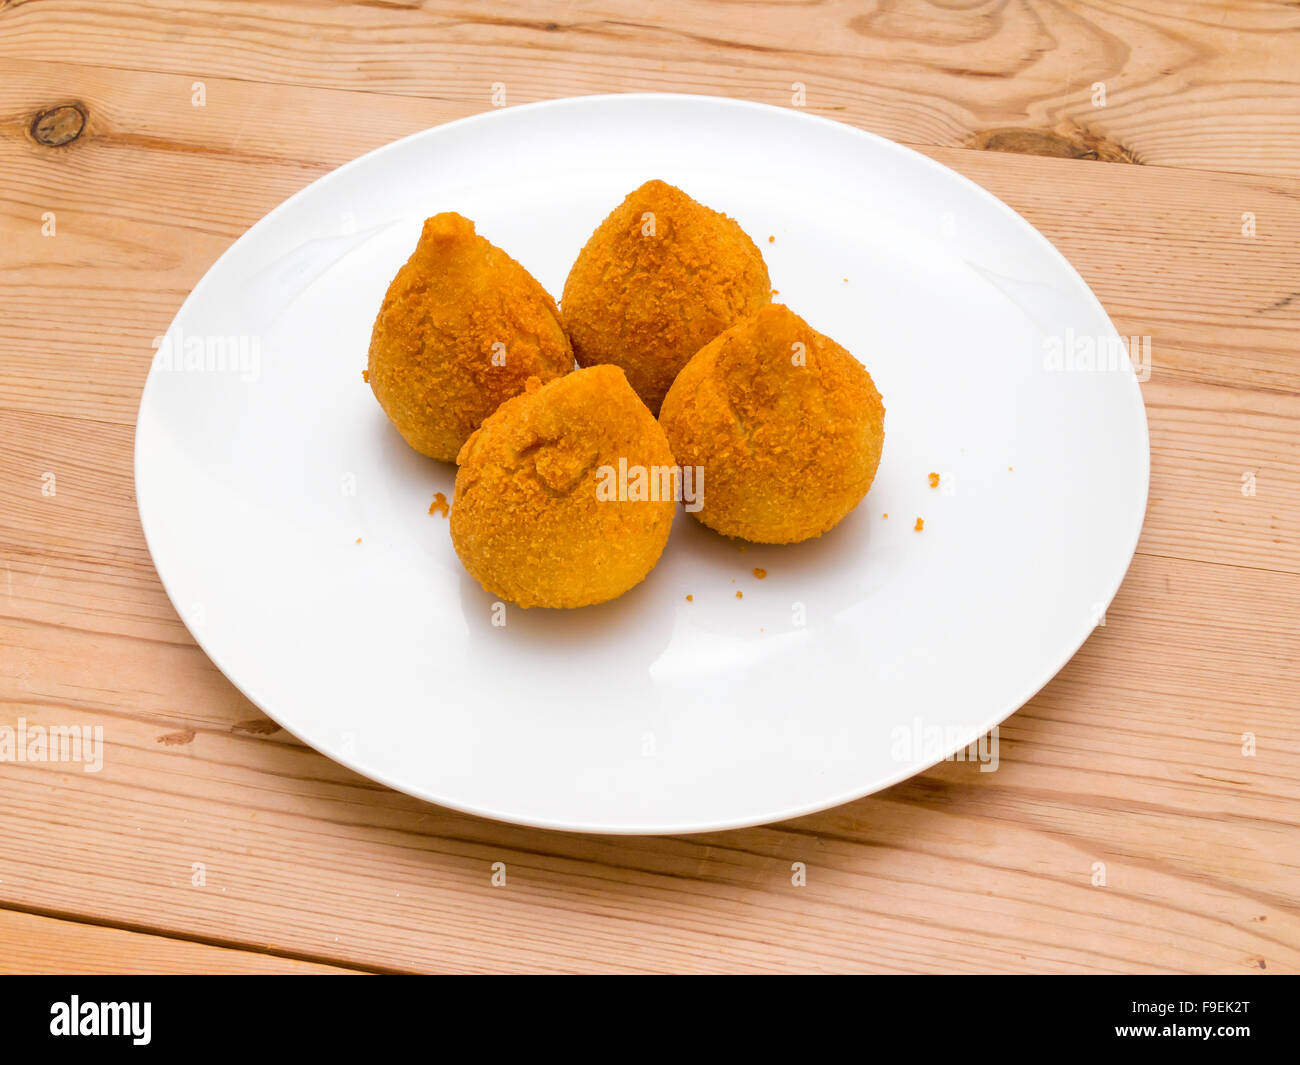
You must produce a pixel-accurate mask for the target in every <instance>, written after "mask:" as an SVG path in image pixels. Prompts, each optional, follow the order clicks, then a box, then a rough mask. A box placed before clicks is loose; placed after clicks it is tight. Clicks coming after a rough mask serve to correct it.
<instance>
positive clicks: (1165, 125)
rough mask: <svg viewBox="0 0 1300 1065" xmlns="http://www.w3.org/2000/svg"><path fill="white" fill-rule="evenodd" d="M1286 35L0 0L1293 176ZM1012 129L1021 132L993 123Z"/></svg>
mask: <svg viewBox="0 0 1300 1065" xmlns="http://www.w3.org/2000/svg"><path fill="white" fill-rule="evenodd" d="M1297 31H1300V12H1298V11H1297V10H1296V8H1295V6H1294V5H1291V4H1286V3H1284V2H1281V0H1277V2H1254V3H1250V4H1229V3H1224V4H1215V5H1206V4H1205V3H1204V2H1203V0H1155V2H1151V3H1146V4H1143V5H1142V6H1141V7H1140V8H1135V7H1134V6H1133V5H1131V4H1127V3H1123V2H1120V0H1096V2H1092V3H1071V4H1058V3H1051V2H1047V0H1026V2H1023V3H1017V4H1004V3H1001V2H998V0H977V2H975V3H972V4H967V5H963V6H962V7H961V8H953V7H951V6H942V7H939V6H933V5H911V4H899V3H893V2H889V3H880V4H876V5H874V6H871V7H864V5H862V4H858V3H854V2H852V0H829V2H826V3H822V4H819V5H817V7H816V8H815V9H814V10H807V9H799V10H798V11H797V12H795V13H792V11H791V9H790V7H789V5H787V4H784V3H776V2H767V3H763V2H756V3H748V4H745V5H744V7H743V9H737V8H736V7H735V5H728V4H710V3H706V2H704V0H673V2H671V3H663V4H656V5H652V6H647V5H643V4H636V3H632V2H631V0H605V2H602V3H596V4H592V5H586V6H585V7H584V9H582V10H581V11H578V10H574V9H558V10H553V11H547V12H545V13H543V12H539V11H538V9H537V8H536V7H535V6H533V5H530V4H528V3H526V2H523V0H512V2H508V3H498V4H493V5H492V6H491V8H490V9H475V8H473V7H471V6H467V5H463V4H454V3H451V2H450V0H425V2H422V3H418V4H416V3H410V4H405V3H397V4H388V3H373V4H346V3H341V2H337V0H315V2H298V3H289V2H285V0H281V2H278V3H261V4H257V5H256V6H251V5H244V6H241V7H239V8H238V9H232V8H231V7H230V6H229V5H226V4H221V3H219V2H217V0H168V2H166V3H158V4H150V5H147V6H141V5H136V4H114V5H111V6H105V5H103V4H101V3H95V2H94V0H42V2H41V3H40V4H32V3H11V4H6V5H4V6H3V7H0V55H4V56H9V57H12V58H21V59H42V60H52V61H59V62H69V63H76V64H93V65H109V66H115V67H118V68H119V69H132V70H137V69H146V70H150V71H163V72H166V73H171V74H176V75H179V76H181V77H183V78H186V79H191V80H192V79H210V78H230V79H236V80H242V81H249V82H273V83H276V84H278V85H306V86H312V87H317V88H328V89H345V90H354V91H359V92H382V93H385V94H389V95H402V96H421V97H429V98H433V99H438V100H443V101H446V102H447V103H448V104H451V105H454V106H458V107H459V108H460V109H461V111H460V113H462V114H469V113H473V112H475V111H478V110H480V109H481V108H483V107H484V106H486V105H487V104H488V102H489V100H490V98H491V94H492V91H493V88H492V87H493V85H494V84H498V83H500V84H504V86H505V87H506V99H507V102H508V103H524V102H528V101H532V100H539V99H548V98H552V97H557V96H573V95H582V94H586V93H592V92H627V91H644V90H650V91H660V92H688V93H689V92H694V93H709V94H716V95H723V96H740V97H744V98H747V99H756V100H762V101H764V102H769V103H776V104H782V105H788V104H790V103H791V101H792V99H793V93H792V86H793V85H794V84H795V83H796V82H797V83H800V84H802V85H803V86H805V94H806V106H807V107H808V109H809V110H811V111H815V112H817V113H819V114H829V115H833V116H838V117H843V118H844V119H846V120H847V121H849V122H852V123H854V124H856V125H862V126H865V127H867V128H870V129H873V130H875V131H877V132H879V133H882V134H883V135H885V136H887V137H891V138H893V139H895V140H902V141H907V142H912V143H918V144H927V145H936V146H949V147H950V146H956V145H961V144H968V143H976V144H983V143H993V144H1002V145H1007V144H1011V145H1013V146H1017V147H1018V148H1019V149H1020V150H1029V151H1034V152H1039V153H1043V152H1049V153H1055V152H1071V153H1093V154H1100V156H1101V157H1103V158H1124V159H1128V158H1132V159H1136V160H1138V161H1140V162H1142V163H1145V164H1149V165H1157V166H1172V167H1182V168H1200V169H1210V170H1223V171H1251V172H1256V173H1268V174H1277V175H1289V176H1295V175H1296V174H1297V172H1298V171H1297V166H1298V164H1297V159H1296V153H1295V150H1294V145H1295V143H1296V138H1297V136H1298V135H1300V32H1297ZM1098 84H1102V85H1104V86H1105V98H1104V106H1097V105H1096V101H1098V100H1099V96H1098V94H1097V91H1096V89H1095V88H1094V86H1096V85H1098ZM272 106H273V105H272ZM253 114H255V115H258V116H259V121H260V109H259V111H255V112H253ZM269 117H271V118H272V119H273V118H274V117H275V112H274V111H271V112H270V115H269ZM253 124H255V123H252V122H250V125H253ZM1008 129H1010V130H1015V131H1027V134H1026V133H1023V132H1022V134H1021V135H1020V136H1018V137H1007V136H1005V135H1002V136H990V135H992V134H1001V133H1003V131H1006V130H1008Z"/></svg>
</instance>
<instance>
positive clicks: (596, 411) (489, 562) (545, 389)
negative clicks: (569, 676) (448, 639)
mask: <svg viewBox="0 0 1300 1065" xmlns="http://www.w3.org/2000/svg"><path fill="white" fill-rule="evenodd" d="M620 460H622V464H621V465H620ZM458 461H459V463H460V470H459V471H458V473H457V474H456V492H455V497H454V499H453V500H452V507H451V541H452V545H453V546H454V547H455V549H456V554H457V555H459V556H460V560H461V562H462V563H463V564H464V566H465V569H466V570H468V571H469V573H470V575H471V576H472V577H473V578H474V579H475V580H477V581H478V582H479V584H481V585H482V586H483V588H484V589H485V590H486V591H487V592H488V593H489V594H491V595H495V596H499V597H500V598H502V599H506V600H509V601H510V602H512V603H517V604H519V605H520V606H523V607H533V606H548V607H579V606H589V605H591V604H593V603H603V602H605V601H606V600H608V599H613V598H615V597H616V596H619V595H622V594H623V593H624V592H626V591H627V590H628V589H629V588H631V587H633V586H634V585H636V584H638V583H640V582H641V581H642V580H643V579H644V578H645V576H646V574H648V573H649V572H650V570H651V569H653V568H654V565H655V563H656V562H657V561H658V560H659V556H660V554H661V553H662V552H663V549H664V544H666V543H667V541H668V533H669V530H670V529H671V528H672V523H673V515H674V513H675V512H676V509H677V505H676V503H675V502H674V500H673V498H672V496H671V494H669V495H667V496H666V497H665V495H664V493H663V492H655V493H653V494H655V495H657V496H659V498H657V499H650V498H644V496H646V495H648V494H649V493H647V492H645V491H643V489H645V488H648V487H652V485H651V483H650V482H641V483H640V484H637V483H633V481H632V478H635V477H637V476H638V473H637V471H638V469H640V470H645V471H647V474H648V476H657V475H658V474H660V473H662V471H664V470H670V469H671V468H672V467H673V457H672V452H671V451H669V449H668V441H667V439H665V437H664V433H663V430H662V429H661V428H660V427H659V423H658V422H656V421H655V419H654V418H653V416H652V415H651V414H650V412H649V411H648V410H647V409H646V408H645V405H644V404H643V403H642V402H641V401H640V400H639V399H638V398H637V396H636V393H635V392H633V391H632V389H631V387H630V386H629V385H628V383H627V379H626V377H624V375H623V371H622V370H620V369H619V368H618V367H616V366H595V367H592V368H590V369H585V370H578V371H576V372H574V373H571V374H569V375H567V376H565V377H561V378H559V379H558V380H555V381H552V382H551V383H550V384H548V385H541V384H540V382H537V381H530V382H529V383H528V390H527V391H525V392H524V394H523V395H520V396H516V397H515V398H513V399H510V400H507V401H506V402H505V403H503V404H502V405H501V407H500V409H499V410H498V411H497V412H496V413H495V414H493V415H492V416H491V417H489V418H488V419H487V420H486V421H485V422H484V423H483V425H482V427H481V428H480V429H479V430H478V431H477V432H476V433H474V435H473V436H471V437H470V438H469V441H468V442H467V443H466V444H465V446H464V448H463V449H462V450H461V453H460V456H459V459H458ZM620 469H622V470H626V471H629V473H630V476H629V477H628V478H624V480H625V481H626V482H627V483H628V484H629V485H631V491H628V492H622V491H620V490H619V488H620V486H619V485H618V484H617V483H615V484H614V486H613V487H614V492H613V493H612V495H611V492H610V491H609V489H610V487H611V472H612V474H613V478H612V479H613V481H614V482H617V481H618V477H619V474H618V471H620ZM620 496H624V497H625V498H620Z"/></svg>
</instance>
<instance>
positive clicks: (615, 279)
mask: <svg viewBox="0 0 1300 1065" xmlns="http://www.w3.org/2000/svg"><path fill="white" fill-rule="evenodd" d="M771 293H772V284H771V281H770V280H769V278H768V275H767V266H766V265H765V264H764V262H763V256H762V255H761V254H760V252H759V250H758V247H757V246H756V245H755V244H754V242H753V241H752V240H750V239H749V237H748V236H747V235H746V234H745V231H744V230H743V229H741V228H740V226H739V225H738V224H737V223H736V222H735V221H734V220H733V219H731V218H728V217H727V216H726V215H724V214H720V213H719V212H717V211H712V210H710V209H709V208H707V207H705V206H704V205H703V204H700V203H697V202H696V201H695V200H693V199H691V197H689V196H688V195H686V193H684V192H682V190H681V189H678V188H675V187H673V186H672V185H669V184H666V183H665V182H662V181H647V182H646V183H645V184H644V185H642V186H641V187H640V188H639V189H637V190H636V191H635V192H632V193H630V194H629V195H628V196H627V198H626V199H624V200H623V202H622V203H621V204H619V205H618V207H616V208H615V209H614V210H613V212H612V213H611V214H610V215H609V217H608V218H606V219H605V220H604V221H603V222H601V224H600V225H599V226H598V227H597V228H596V231H595V232H594V233H592V235H591V237H590V239H589V240H588V241H587V243H586V246H585V247H583V249H582V251H581V252H580V253H579V254H578V258H577V261H576V262H575V263H574V264H573V268H572V269H571V270H570V271H569V277H568V280H566V281H565V283H564V295H563V296H562V298H561V300H560V306H561V309H562V313H563V316H564V325H565V328H566V329H567V330H568V333H569V339H570V340H571V341H572V342H573V351H574V354H575V355H576V356H577V359H578V364H579V365H580V366H593V365H596V364H599V363H613V364H614V365H615V366H621V367H622V368H623V370H624V372H625V373H626V374H627V379H628V382H629V383H630V384H631V385H632V388H633V389H635V390H636V393H637V395H639V396H640V397H641V398H642V400H644V401H645V404H646V406H647V407H649V408H650V410H651V411H652V412H653V413H655V414H657V413H658V412H659V407H660V404H662V403H663V398H664V396H665V395H666V394H667V392H668V389H669V386H671V385H672V383H673V379H674V378H675V377H676V376H677V373H678V371H679V370H681V368H682V367H683V366H685V365H686V363H687V361H688V360H689V359H690V357H691V356H692V355H694V354H695V353H696V352H697V351H699V350H700V348H701V347H703V346H704V345H705V344H707V343H708V342H709V341H710V340H712V339H713V338H714V337H715V336H717V335H718V334H719V333H721V332H722V331H723V330H724V329H726V328H727V327H728V326H730V325H733V324H734V323H736V322H738V321H740V320H741V319H742V318H744V317H746V316H747V315H750V314H753V313H754V312H755V311H756V310H758V308H759V307H761V306H763V305H764V304H766V303H768V302H769V301H770V300H771V298H772V296H771Z"/></svg>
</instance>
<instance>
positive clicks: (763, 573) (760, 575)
mask: <svg viewBox="0 0 1300 1065" xmlns="http://www.w3.org/2000/svg"><path fill="white" fill-rule="evenodd" d="M754 576H755V577H757V578H758V579H759V580H760V581H761V580H762V579H763V578H764V577H766V576H767V570H765V569H762V568H761V567H759V566H755V567H754Z"/></svg>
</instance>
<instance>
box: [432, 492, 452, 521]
mask: <svg viewBox="0 0 1300 1065" xmlns="http://www.w3.org/2000/svg"><path fill="white" fill-rule="evenodd" d="M450 509H451V508H450V507H448V506H447V497H446V496H445V495H443V494H442V493H441V492H435V493H434V495H433V502H432V503H430V504H429V513H430V514H440V515H441V516H442V517H444V518H445V517H446V516H447V512H448V510H450Z"/></svg>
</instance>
